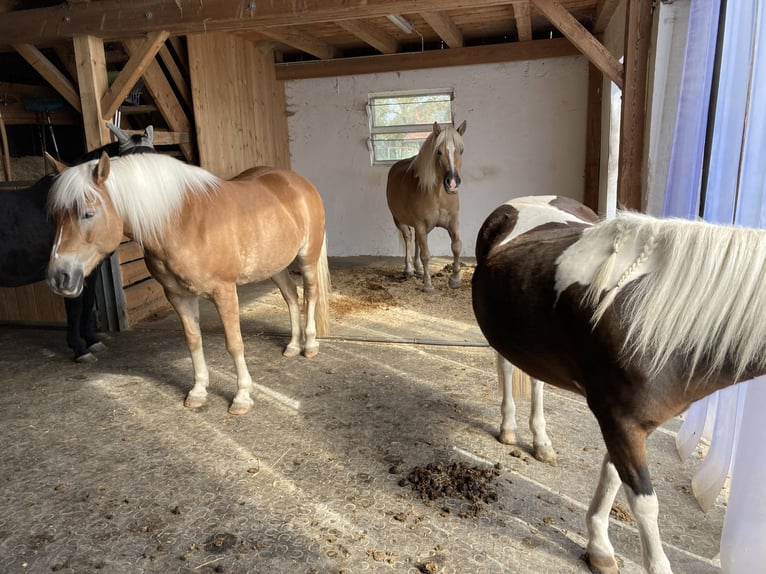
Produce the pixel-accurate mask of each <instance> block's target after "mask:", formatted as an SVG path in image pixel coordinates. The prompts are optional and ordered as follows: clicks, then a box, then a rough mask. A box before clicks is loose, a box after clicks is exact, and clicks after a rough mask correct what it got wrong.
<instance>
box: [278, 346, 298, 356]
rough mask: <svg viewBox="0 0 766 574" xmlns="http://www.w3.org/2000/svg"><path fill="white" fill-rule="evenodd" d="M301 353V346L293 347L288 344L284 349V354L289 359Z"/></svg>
mask: <svg viewBox="0 0 766 574" xmlns="http://www.w3.org/2000/svg"><path fill="white" fill-rule="evenodd" d="M300 354H301V348H300V347H293V346H291V345H287V347H285V349H284V351H282V356H283V357H287V358H288V359H291V358H293V357H297V356H298V355H300Z"/></svg>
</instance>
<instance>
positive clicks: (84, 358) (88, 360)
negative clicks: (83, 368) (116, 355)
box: [74, 353, 98, 364]
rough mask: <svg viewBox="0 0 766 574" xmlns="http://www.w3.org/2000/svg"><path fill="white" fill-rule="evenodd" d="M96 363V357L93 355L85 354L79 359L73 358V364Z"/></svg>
mask: <svg viewBox="0 0 766 574" xmlns="http://www.w3.org/2000/svg"><path fill="white" fill-rule="evenodd" d="M96 361H98V357H96V355H94V354H93V353H85V354H84V355H80V356H79V357H75V358H74V362H75V363H86V364H88V363H95V362H96Z"/></svg>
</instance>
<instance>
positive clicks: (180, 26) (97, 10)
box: [0, 0, 509, 46]
mask: <svg viewBox="0 0 766 574" xmlns="http://www.w3.org/2000/svg"><path fill="white" fill-rule="evenodd" d="M508 3H509V1H508V0H471V2H470V3H467V2H466V0H322V2H295V0H271V1H269V2H255V3H253V2H246V1H243V0H239V1H236V2H233V1H232V0H205V1H204V2H200V0H175V2H167V1H163V0H133V1H131V2H125V1H124V0H100V1H99V2H87V3H77V4H72V3H67V2H63V3H61V4H57V5H55V6H51V7H48V8H36V9H32V10H15V11H12V12H8V13H6V14H3V17H2V18H0V44H5V45H11V44H19V43H28V44H34V45H37V46H40V45H46V44H50V43H54V42H56V41H59V40H62V39H68V38H72V37H73V36H75V35H79V34H88V33H90V34H93V33H94V32H97V33H98V34H99V36H100V37H101V38H104V39H112V40H118V39H123V38H133V37H139V36H142V35H144V34H146V33H147V32H157V31H160V30H167V31H168V32H169V33H170V34H171V35H184V34H191V33H205V32H214V31H234V30H256V29H257V30H261V29H263V28H267V27H279V26H290V25H307V24H315V23H321V22H339V21H342V20H357V19H359V18H373V17H384V16H386V15H387V14H415V13H422V12H434V11H435V12H438V11H448V10H456V9H462V8H465V7H466V5H470V7H471V8H472V9H477V8H483V7H488V6H502V5H507V4H508ZM251 5H254V6H255V7H254V8H252V9H251V8H250V6H251Z"/></svg>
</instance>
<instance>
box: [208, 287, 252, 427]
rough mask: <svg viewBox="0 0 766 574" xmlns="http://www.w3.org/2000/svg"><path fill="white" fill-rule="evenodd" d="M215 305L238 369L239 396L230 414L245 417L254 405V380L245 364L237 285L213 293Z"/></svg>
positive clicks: (232, 404)
mask: <svg viewBox="0 0 766 574" xmlns="http://www.w3.org/2000/svg"><path fill="white" fill-rule="evenodd" d="M213 303H214V304H215V308H216V309H217V310H218V315H219V316H220V317H221V323H222V324H223V332H224V335H225V337H226V350H227V351H228V352H229V355H231V358H232V359H233V360H234V366H235V368H236V369H237V394H236V395H234V400H233V401H232V403H231V406H230V407H229V412H230V413H231V414H233V415H243V414H245V413H246V412H248V411H249V410H250V409H251V408H252V406H253V404H254V403H253V398H252V397H251V396H250V392H251V390H252V388H253V380H252V379H251V378H250V372H249V371H248V370H247V363H245V345H244V343H243V342H242V331H241V329H240V326H239V297H238V296H237V286H236V284H234V283H232V284H230V285H225V286H223V287H220V288H218V289H216V290H215V291H214V292H213Z"/></svg>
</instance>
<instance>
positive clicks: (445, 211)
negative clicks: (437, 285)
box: [386, 121, 466, 293]
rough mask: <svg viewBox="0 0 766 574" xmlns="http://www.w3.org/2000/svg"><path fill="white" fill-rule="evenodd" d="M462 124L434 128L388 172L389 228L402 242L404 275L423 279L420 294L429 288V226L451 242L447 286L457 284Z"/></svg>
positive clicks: (435, 126) (460, 282)
mask: <svg viewBox="0 0 766 574" xmlns="http://www.w3.org/2000/svg"><path fill="white" fill-rule="evenodd" d="M465 128H466V122H465V121H463V123H462V124H460V126H459V127H458V128H457V129H455V128H454V127H452V126H445V127H444V128H441V127H439V124H438V122H434V125H433V130H432V131H431V133H430V134H429V135H428V137H427V138H426V141H424V142H423V145H422V146H421V148H420V151H419V152H418V154H417V155H416V156H414V157H411V158H409V159H402V160H399V161H397V162H396V163H395V164H394V165H392V166H391V169H390V170H389V171H388V183H387V185H386V199H387V200H388V208H389V210H391V215H392V216H393V218H394V224H395V225H396V227H397V228H398V229H399V231H400V232H401V234H402V240H403V242H404V273H405V275H407V276H408V277H411V276H412V275H413V274H417V275H420V274H421V273H422V275H423V291H425V292H427V293H430V292H432V291H433V290H434V287H433V284H432V283H431V274H430V272H429V271H428V261H429V259H430V258H431V253H430V251H429V250H428V234H429V233H431V230H432V229H433V228H434V227H443V228H444V229H446V230H447V232H448V233H449V236H450V240H451V242H452V274H451V275H450V278H449V286H450V287H452V288H453V289H457V288H458V287H460V285H461V284H462V277H461V274H460V252H461V251H462V249H463V243H462V242H461V241H460V230H459V221H458V211H459V208H460V202H459V200H458V195H457V192H458V188H459V187H460V168H461V165H462V155H463V134H464V133H465Z"/></svg>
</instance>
